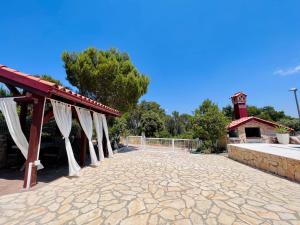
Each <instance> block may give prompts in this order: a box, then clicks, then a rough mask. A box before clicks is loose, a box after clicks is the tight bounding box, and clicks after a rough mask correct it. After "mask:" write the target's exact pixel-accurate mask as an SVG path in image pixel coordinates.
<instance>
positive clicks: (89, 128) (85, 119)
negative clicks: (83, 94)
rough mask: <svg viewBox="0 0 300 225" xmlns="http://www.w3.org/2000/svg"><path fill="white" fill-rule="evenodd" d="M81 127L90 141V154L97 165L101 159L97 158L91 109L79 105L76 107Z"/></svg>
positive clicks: (93, 162)
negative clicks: (93, 140)
mask: <svg viewBox="0 0 300 225" xmlns="http://www.w3.org/2000/svg"><path fill="white" fill-rule="evenodd" d="M75 109H76V112H77V115H78V118H79V121H80V124H81V127H82V129H83V131H84V133H85V135H86V137H87V139H88V141H89V150H90V156H91V164H92V165H93V166H97V165H98V164H99V161H98V159H97V156H96V153H95V149H94V145H93V142H92V136H93V120H92V116H91V113H90V111H89V110H86V109H82V108H79V107H75Z"/></svg>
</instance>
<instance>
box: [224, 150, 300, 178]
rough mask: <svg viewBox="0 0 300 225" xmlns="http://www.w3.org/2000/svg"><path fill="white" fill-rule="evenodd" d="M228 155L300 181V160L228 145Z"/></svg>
mask: <svg viewBox="0 0 300 225" xmlns="http://www.w3.org/2000/svg"><path fill="white" fill-rule="evenodd" d="M227 148H228V156H229V158H231V159H234V160H236V161H239V162H241V163H244V164H247V165H250V166H253V167H256V168H258V169H262V170H265V171H268V172H271V173H274V174H277V175H279V176H282V177H286V178H288V179H290V180H293V181H298V182H300V161H298V160H295V159H290V158H286V157H282V156H276V155H271V154H267V153H263V152H258V151H254V150H249V149H245V148H242V147H240V146H233V145H228V146H227Z"/></svg>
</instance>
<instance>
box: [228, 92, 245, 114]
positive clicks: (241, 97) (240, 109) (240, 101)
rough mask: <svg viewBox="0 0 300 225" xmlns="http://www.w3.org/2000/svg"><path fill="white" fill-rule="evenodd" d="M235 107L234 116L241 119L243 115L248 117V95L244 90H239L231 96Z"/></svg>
mask: <svg viewBox="0 0 300 225" xmlns="http://www.w3.org/2000/svg"><path fill="white" fill-rule="evenodd" d="M231 100H232V103H233V107H234V118H235V119H236V120H237V119H240V118H243V117H248V112H247V107H246V100H247V95H246V94H244V93H243V92H237V93H235V94H234V95H233V96H232V97H231Z"/></svg>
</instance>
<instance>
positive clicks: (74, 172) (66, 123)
mask: <svg viewBox="0 0 300 225" xmlns="http://www.w3.org/2000/svg"><path fill="white" fill-rule="evenodd" d="M51 104H52V107H53V113H54V118H55V121H56V123H57V126H58V128H59V130H60V132H61V134H62V135H63V137H64V139H65V144H66V151H67V156H68V163H69V176H78V175H79V171H80V166H79V165H78V163H77V162H76V160H75V157H74V154H73V150H72V146H71V143H70V139H69V135H70V133H71V129H72V109H71V106H70V105H67V104H65V103H62V102H58V101H55V100H53V99H51Z"/></svg>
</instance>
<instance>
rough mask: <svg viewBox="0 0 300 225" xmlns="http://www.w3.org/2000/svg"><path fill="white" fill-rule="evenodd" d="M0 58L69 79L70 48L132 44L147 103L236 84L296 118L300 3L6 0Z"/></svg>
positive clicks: (222, 92)
mask: <svg viewBox="0 0 300 225" xmlns="http://www.w3.org/2000/svg"><path fill="white" fill-rule="evenodd" d="M1 8H2V10H1V14H0V27H1V35H0V49H1V51H0V64H4V65H7V66H9V67H12V68H15V69H18V70H20V71H23V72H26V73H31V74H43V73H46V74H51V75H52V76H54V77H55V78H57V79H60V80H63V82H64V83H65V84H67V81H65V72H64V68H63V65H62V61H61V53H62V51H64V50H68V51H81V50H83V49H85V48H87V47H96V48H100V49H108V48H111V47H115V48H118V49H120V50H121V51H126V52H128V53H129V55H130V57H131V58H132V61H133V63H134V64H135V65H136V66H137V68H138V69H139V70H140V71H141V72H142V73H145V74H147V75H148V76H149V77H150V79H151V84H150V87H149V91H148V93H147V94H146V95H145V96H144V97H143V99H146V100H153V101H157V102H158V103H160V104H161V105H162V107H164V108H165V109H167V111H168V112H169V113H170V112H171V111H173V110H177V111H179V112H187V113H190V112H192V111H193V110H194V109H195V108H196V107H197V106H199V104H200V103H201V102H202V101H203V100H204V99H206V98H210V99H212V100H213V101H214V102H216V103H217V104H218V105H219V106H225V105H227V104H229V103H230V100H229V97H230V96H231V95H232V94H233V93H234V92H236V91H241V90H242V91H244V92H246V93H247V94H248V103H249V104H252V105H257V106H264V105H272V106H274V107H275V108H276V109H278V110H284V111H285V112H286V113H288V114H291V115H296V107H295V102H294V99H293V96H292V95H291V93H289V92H288V89H289V88H291V87H294V86H295V87H299V88H300V85H299V84H300V83H299V81H300V13H299V9H300V1H299V0H287V1H282V0H263V1H262V0H231V1H230V0H228V1H224V0H210V1H200V0H151V1H138V0H120V1H115V0H102V1H99V0H94V1H91V0H86V1H74V0H48V1H46V0H44V1H39V0H36V1H33V0H27V1H5V2H2V3H1Z"/></svg>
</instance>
